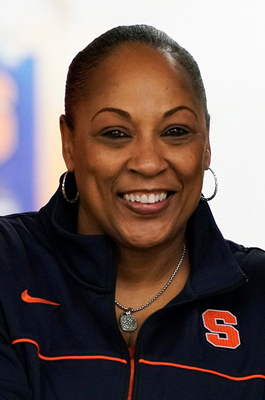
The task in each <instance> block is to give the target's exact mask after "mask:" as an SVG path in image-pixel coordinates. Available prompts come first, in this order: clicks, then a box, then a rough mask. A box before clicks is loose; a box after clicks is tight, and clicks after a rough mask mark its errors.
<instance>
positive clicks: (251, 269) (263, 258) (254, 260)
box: [226, 240, 265, 281]
mask: <svg viewBox="0 0 265 400" xmlns="http://www.w3.org/2000/svg"><path fill="white" fill-rule="evenodd" d="M226 242H227V244H228V247H229V248H230V251H231V252H232V254H233V256H234V258H235V259H236V261H237V263H238V264H239V266H240V268H241V269H242V271H243V272H244V273H245V274H246V275H247V276H249V277H250V276H255V277H260V278H263V279H264V281H265V251H264V250H262V249H260V248H258V247H245V246H242V245H240V244H237V243H234V242H232V241H230V240H227V241H226Z"/></svg>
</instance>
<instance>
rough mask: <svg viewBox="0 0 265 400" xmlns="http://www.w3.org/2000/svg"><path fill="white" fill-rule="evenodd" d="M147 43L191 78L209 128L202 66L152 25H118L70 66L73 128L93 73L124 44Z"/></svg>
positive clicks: (69, 121)
mask: <svg viewBox="0 0 265 400" xmlns="http://www.w3.org/2000/svg"><path fill="white" fill-rule="evenodd" d="M129 42H131V43H133V42H138V43H143V44H147V45H149V46H151V47H153V48H154V49H157V50H161V51H163V52H165V53H167V54H170V55H171V56H172V57H173V58H174V59H175V60H176V61H177V62H178V63H179V64H180V65H181V66H182V67H183V68H184V69H185V70H186V72H187V73H188V75H189V76H190V79H191V82H192V85H193V89H194V91H195V94H196V95H197V96H198V98H199V100H200V101H201V102H202V105H203V108H204V112H205V119H206V123H207V125H209V121H210V116H209V113H208V109H207V99H206V93H205V88H204V84H203V81H202V77H201V73H200V70H199V67H198V65H197V63H196V61H195V60H194V58H193V57H192V56H191V54H190V53H189V52H188V51H187V50H186V49H184V48H183V47H181V46H180V45H179V44H178V43H177V42H175V41H174V40H173V39H172V38H171V37H169V36H168V35H167V34H166V33H164V32H162V31H160V30H157V29H156V28H154V27H152V26H149V25H131V26H118V27H116V28H113V29H111V30H109V31H107V32H105V33H103V34H102V35H101V36H99V37H97V38H96V39H94V40H93V41H92V42H91V43H90V44H89V45H88V46H87V47H85V48H84V49H83V50H82V51H80V52H79V53H78V54H77V55H76V57H75V58H74V59H73V61H72V63H71V64H70V67H69V71H68V75H67V80H66V88H65V117H66V123H67V125H68V127H69V128H70V129H74V108H75V105H76V104H77V103H78V102H79V101H80V100H81V99H83V98H85V96H86V92H87V90H88V82H89V80H90V79H91V76H90V74H91V71H92V69H93V68H95V67H97V66H98V65H99V64H100V62H101V61H103V60H104V59H105V58H106V57H107V56H108V55H110V54H111V52H112V51H113V50H114V49H116V48H117V47H119V46H120V45H122V44H123V43H129Z"/></svg>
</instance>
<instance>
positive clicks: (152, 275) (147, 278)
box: [117, 236, 187, 288]
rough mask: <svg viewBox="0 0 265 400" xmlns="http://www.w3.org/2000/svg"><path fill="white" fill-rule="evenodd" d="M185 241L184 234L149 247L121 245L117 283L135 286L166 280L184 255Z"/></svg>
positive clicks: (150, 284)
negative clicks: (168, 241)
mask: <svg viewBox="0 0 265 400" xmlns="http://www.w3.org/2000/svg"><path fill="white" fill-rule="evenodd" d="M184 241H185V238H184V237H183V236H182V237H181V238H179V239H178V240H174V241H172V242H171V243H167V244H166V245H165V244H163V245H161V246H156V247H152V248H147V249H146V248H145V249H141V248H137V249H135V248H128V247H125V246H122V245H119V246H118V249H119V257H118V260H119V261H118V271H117V285H121V286H122V284H123V283H124V284H125V285H130V286H131V288H133V287H140V286H143V287H144V286H146V285H148V286H152V285H154V284H158V283H160V281H163V282H164V280H165V278H169V277H170V275H171V274H172V273H173V271H174V269H175V268H176V266H177V264H178V262H179V260H180V258H181V256H182V253H183V243H184ZM186 262H187V256H186V257H185V263H186Z"/></svg>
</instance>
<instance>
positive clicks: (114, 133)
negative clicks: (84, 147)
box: [102, 129, 130, 139]
mask: <svg viewBox="0 0 265 400" xmlns="http://www.w3.org/2000/svg"><path fill="white" fill-rule="evenodd" d="M102 136H104V137H106V138H108V139H127V138H129V137H130V136H129V135H127V134H126V133H124V132H122V131H121V130H119V129H111V130H108V131H107V132H104V133H103V134H102Z"/></svg>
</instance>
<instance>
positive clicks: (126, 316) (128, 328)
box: [120, 308, 138, 332]
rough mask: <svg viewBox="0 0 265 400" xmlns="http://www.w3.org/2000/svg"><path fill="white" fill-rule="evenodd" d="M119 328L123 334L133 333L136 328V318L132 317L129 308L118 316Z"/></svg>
mask: <svg viewBox="0 0 265 400" xmlns="http://www.w3.org/2000/svg"><path fill="white" fill-rule="evenodd" d="M120 327H121V329H122V330H123V331H124V332H134V331H135V330H136V329H137V327H138V324H137V321H136V318H135V317H134V316H133V315H132V311H131V308H128V310H126V311H125V312H123V313H121V315H120Z"/></svg>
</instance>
